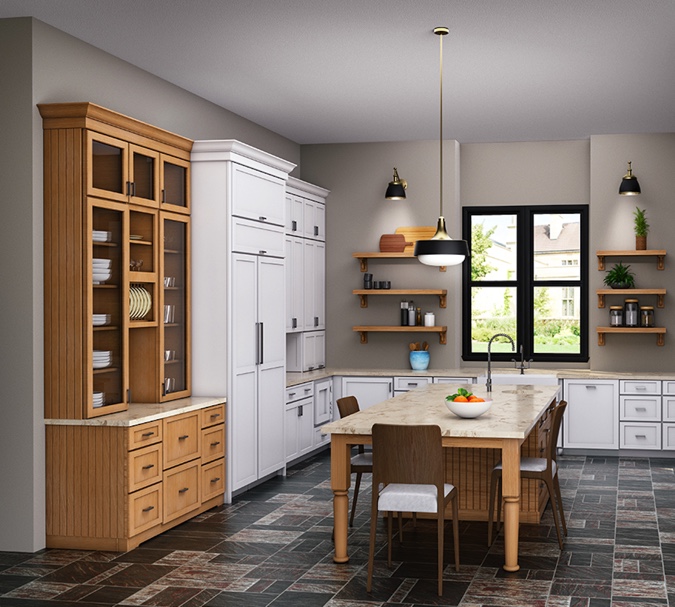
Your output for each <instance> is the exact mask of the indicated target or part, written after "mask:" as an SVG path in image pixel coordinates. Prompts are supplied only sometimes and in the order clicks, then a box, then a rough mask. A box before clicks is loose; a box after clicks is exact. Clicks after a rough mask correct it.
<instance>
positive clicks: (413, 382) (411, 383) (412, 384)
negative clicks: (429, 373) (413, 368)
mask: <svg viewBox="0 0 675 607" xmlns="http://www.w3.org/2000/svg"><path fill="white" fill-rule="evenodd" d="M408 385H409V386H416V385H417V382H416V381H409V382H408Z"/></svg>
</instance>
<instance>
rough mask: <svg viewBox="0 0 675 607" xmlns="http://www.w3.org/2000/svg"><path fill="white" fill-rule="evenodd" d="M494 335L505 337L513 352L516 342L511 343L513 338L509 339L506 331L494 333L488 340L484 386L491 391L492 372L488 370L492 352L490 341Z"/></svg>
mask: <svg viewBox="0 0 675 607" xmlns="http://www.w3.org/2000/svg"><path fill="white" fill-rule="evenodd" d="M496 337H506V339H508V340H509V341H510V342H511V350H513V351H514V352H515V350H516V344H515V343H513V339H511V336H510V335H507V334H506V333H495V334H494V335H493V336H492V337H491V338H490V341H489V342H488V347H487V353H488V367H487V382H486V384H485V385H486V387H487V391H488V392H492V373H491V371H490V361H491V360H492V354H491V351H490V350H491V348H492V342H493V341H494V339H495V338H496Z"/></svg>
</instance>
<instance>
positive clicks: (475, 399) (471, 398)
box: [469, 394, 479, 403]
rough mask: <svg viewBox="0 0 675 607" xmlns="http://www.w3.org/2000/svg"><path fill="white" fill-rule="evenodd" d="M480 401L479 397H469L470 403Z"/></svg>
mask: <svg viewBox="0 0 675 607" xmlns="http://www.w3.org/2000/svg"><path fill="white" fill-rule="evenodd" d="M478 400H479V399H478V397H477V396H474V395H473V394H472V395H471V396H469V402H470V403H475V402H478Z"/></svg>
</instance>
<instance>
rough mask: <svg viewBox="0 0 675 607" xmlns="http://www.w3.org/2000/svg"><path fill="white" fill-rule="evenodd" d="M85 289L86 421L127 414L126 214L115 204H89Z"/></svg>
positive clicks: (103, 202) (98, 202)
mask: <svg viewBox="0 0 675 607" xmlns="http://www.w3.org/2000/svg"><path fill="white" fill-rule="evenodd" d="M90 209H91V234H90V242H91V249H92V255H91V263H90V264H89V267H88V273H89V276H88V277H87V282H88V284H90V285H91V287H90V289H91V297H90V299H89V301H90V302H91V306H90V309H89V314H90V329H89V330H90V332H91V333H90V335H91V340H90V341H89V342H88V343H90V344H91V347H90V348H88V356H87V358H88V360H87V362H86V364H87V365H88V366H89V368H90V369H91V374H90V376H89V377H90V381H89V382H88V387H89V389H88V390H87V392H88V402H87V403H86V405H87V412H86V413H87V417H95V416H97V415H104V414H107V413H113V412H115V411H121V410H124V409H126V408H127V395H126V389H127V385H128V381H127V342H126V318H125V316H126V313H125V311H126V308H125V305H124V297H125V294H126V289H125V288H124V280H125V273H124V263H125V257H126V255H125V254H124V246H123V243H124V242H125V241H124V235H125V234H126V225H125V224H126V221H127V215H126V212H125V211H124V210H123V209H122V208H120V205H118V204H116V203H112V202H111V203H106V202H105V201H97V202H96V203H94V204H91V206H90Z"/></svg>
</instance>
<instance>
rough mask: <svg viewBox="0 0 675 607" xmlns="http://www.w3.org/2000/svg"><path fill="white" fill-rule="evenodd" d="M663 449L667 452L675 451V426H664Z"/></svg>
mask: <svg viewBox="0 0 675 607" xmlns="http://www.w3.org/2000/svg"><path fill="white" fill-rule="evenodd" d="M661 448H662V449H663V450H664V451H665V450H670V451H673V450H675V424H663V444H662V445H661Z"/></svg>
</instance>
